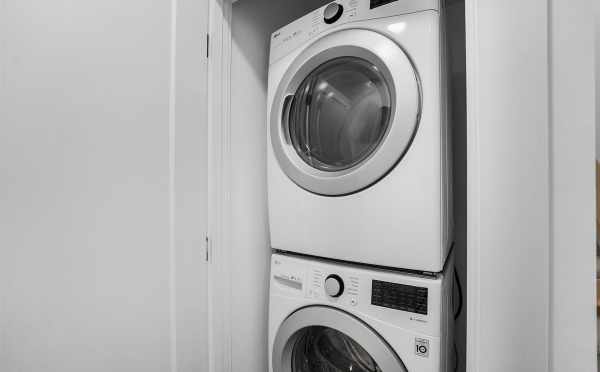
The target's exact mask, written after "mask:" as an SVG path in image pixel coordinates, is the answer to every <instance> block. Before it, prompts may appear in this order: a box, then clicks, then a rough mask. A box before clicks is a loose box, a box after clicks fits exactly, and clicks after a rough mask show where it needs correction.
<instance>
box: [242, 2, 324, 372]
mask: <svg viewBox="0 0 600 372" xmlns="http://www.w3.org/2000/svg"><path fill="white" fill-rule="evenodd" d="M325 2H326V1H321V0H311V1H272V0H243V1H239V2H237V3H235V4H234V6H233V20H232V38H233V45H232V58H231V59H232V66H231V81H232V90H231V113H232V116H231V149H232V152H233V153H232V158H231V163H232V165H233V169H232V172H231V174H232V197H231V204H232V205H233V210H232V220H233V224H232V226H231V244H232V248H231V256H232V267H231V272H232V273H233V278H232V286H233V296H232V304H231V305H232V306H231V308H232V313H233V317H232V325H231V329H232V330H234V335H233V345H232V371H234V372H246V371H248V372H250V371H251V372H263V371H266V370H267V366H268V363H267V346H266V345H267V313H268V308H267V304H268V278H269V269H270V268H269V262H270V255H271V249H270V244H269V234H268V216H267V199H266V196H267V194H266V193H267V185H266V177H267V176H266V146H267V144H266V125H267V124H266V107H267V100H266V94H267V68H268V50H269V40H270V36H271V33H272V32H273V31H275V30H276V29H277V28H279V27H281V26H284V25H286V24H287V23H289V22H290V21H292V20H294V19H295V18H298V17H300V16H302V15H304V14H306V13H308V12H309V11H310V10H313V9H316V8H317V7H319V6H321V5H322V4H324V3H325Z"/></svg>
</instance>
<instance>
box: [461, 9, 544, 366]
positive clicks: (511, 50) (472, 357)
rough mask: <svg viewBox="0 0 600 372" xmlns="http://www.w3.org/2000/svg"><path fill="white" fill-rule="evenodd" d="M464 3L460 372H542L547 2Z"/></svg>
mask: <svg viewBox="0 0 600 372" xmlns="http://www.w3.org/2000/svg"><path fill="white" fill-rule="evenodd" d="M465 3H466V22H467V94H468V101H467V107H468V111H469V112H468V138H467V141H468V154H467V155H468V170H467V173H468V175H467V177H468V185H467V188H468V191H467V195H468V201H467V203H468V227H467V228H468V232H467V233H468V270H469V280H468V311H469V315H468V316H469V324H468V325H467V344H468V352H467V353H468V355H467V357H468V358H469V363H468V367H467V370H468V371H470V372H480V371H485V372H496V371H498V372H500V371H532V372H533V371H540V372H541V371H547V370H548V369H547V368H548V361H549V359H550V355H549V350H548V338H549V330H548V324H549V301H550V300H549V291H550V288H549V283H548V281H549V278H550V271H549V262H550V261H549V260H550V257H549V255H550V254H549V246H550V238H549V237H550V227H549V201H550V197H549V184H548V183H549V177H550V174H549V167H550V163H549V159H548V156H549V128H548V122H549V105H548V100H549V97H548V86H549V83H548V76H549V71H548V55H549V54H548V44H549V43H548V35H547V30H548V23H547V17H546V16H545V15H547V14H548V2H547V1H546V0H530V1H526V2H524V1H520V0H506V1H501V2H499V1H495V0H466V2H465ZM516 9H518V11H515V10H516Z"/></svg>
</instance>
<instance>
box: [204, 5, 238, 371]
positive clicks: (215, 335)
mask: <svg viewBox="0 0 600 372" xmlns="http://www.w3.org/2000/svg"><path fill="white" fill-rule="evenodd" d="M231 4H232V3H231V1H230V0H211V1H210V5H209V12H210V14H209V35H210V39H209V40H210V43H209V48H208V49H209V61H208V77H209V78H208V79H209V94H208V101H209V102H208V121H209V123H208V128H209V129H208V133H209V151H208V152H209V155H208V156H209V164H210V165H209V187H208V195H209V212H208V216H209V217H208V223H209V228H208V230H209V240H208V246H207V250H208V257H209V261H210V265H209V274H208V275H209V332H210V334H209V340H210V341H209V344H210V350H209V358H210V361H209V367H210V368H209V370H210V371H211V372H230V371H231V363H232V361H231V339H232V329H231V272H230V267H231V265H230V262H231V260H230V257H231V244H230V230H229V229H230V226H231V222H230V221H231V183H230V179H231V136H230V128H231V124H230V97H231V95H230V87H231V83H230V80H231V77H230V76H231V75H230V72H231V69H230V67H231V11H232V7H231Z"/></svg>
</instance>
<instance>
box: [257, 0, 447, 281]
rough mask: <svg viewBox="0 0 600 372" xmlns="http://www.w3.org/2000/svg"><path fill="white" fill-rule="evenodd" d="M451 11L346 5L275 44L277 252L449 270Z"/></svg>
mask: <svg viewBox="0 0 600 372" xmlns="http://www.w3.org/2000/svg"><path fill="white" fill-rule="evenodd" d="M443 10H444V9H443V7H442V6H441V3H440V1H437V0H396V1H393V0H339V1H336V2H333V3H330V4H328V5H326V6H324V7H322V8H320V9H317V10H315V11H313V12H312V13H310V14H308V15H306V16H304V17H302V18H300V19H298V20H297V21H295V22H293V23H291V24H289V25H287V26H285V27H283V28H282V29H280V30H278V31H276V32H275V33H273V34H272V39H271V49H270V65H269V84H268V128H267V137H268V141H267V143H268V146H267V147H268V150H267V163H268V164H267V169H268V200H269V207H268V208H269V225H270V236H271V246H272V247H273V248H275V249H279V250H285V251H291V252H298V253H303V254H308V255H313V256H318V257H328V258H335V259H339V260H346V261H352V262H362V263H369V264H376V265H386V266H392V267H399V268H406V269H414V270H422V271H430V272H439V271H441V270H442V267H443V265H444V261H445V259H446V257H447V254H448V252H449V248H450V245H451V241H452V205H451V200H452V198H451V176H450V158H451V155H450V145H449V130H448V123H447V117H448V115H447V105H446V94H445V92H446V83H445V79H446V74H445V63H444V60H445V53H444V50H445V48H444V42H443V39H444V36H443V34H444V32H443V24H444V21H443V19H444V17H443Z"/></svg>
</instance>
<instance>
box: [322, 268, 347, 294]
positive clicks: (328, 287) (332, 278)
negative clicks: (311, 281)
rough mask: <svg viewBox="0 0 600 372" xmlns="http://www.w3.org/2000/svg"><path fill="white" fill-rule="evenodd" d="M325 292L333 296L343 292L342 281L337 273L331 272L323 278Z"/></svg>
mask: <svg viewBox="0 0 600 372" xmlns="http://www.w3.org/2000/svg"><path fill="white" fill-rule="evenodd" d="M325 293H327V295H328V296H330V297H334V298H335V297H340V296H341V295H342V293H344V281H343V280H342V278H340V277H339V275H335V274H331V275H329V276H328V277H327V279H325Z"/></svg>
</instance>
